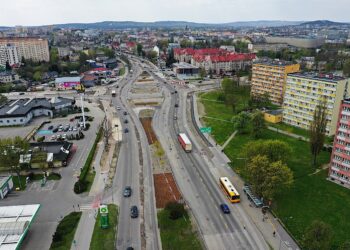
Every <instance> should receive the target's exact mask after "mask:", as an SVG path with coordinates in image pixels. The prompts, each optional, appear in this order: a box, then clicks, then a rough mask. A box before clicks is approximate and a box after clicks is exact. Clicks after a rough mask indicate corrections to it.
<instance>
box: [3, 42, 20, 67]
mask: <svg viewBox="0 0 350 250" xmlns="http://www.w3.org/2000/svg"><path fill="white" fill-rule="evenodd" d="M6 62H9V64H10V65H11V66H12V65H14V64H19V63H20V57H19V56H18V50H17V47H16V46H13V45H9V44H7V45H5V46H0V66H2V67H5V66H6Z"/></svg>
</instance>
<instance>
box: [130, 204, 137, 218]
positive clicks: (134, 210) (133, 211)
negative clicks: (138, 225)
mask: <svg viewBox="0 0 350 250" xmlns="http://www.w3.org/2000/svg"><path fill="white" fill-rule="evenodd" d="M130 216H131V218H137V217H139V210H138V209H137V206H131V208H130Z"/></svg>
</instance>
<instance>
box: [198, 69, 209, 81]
mask: <svg viewBox="0 0 350 250" xmlns="http://www.w3.org/2000/svg"><path fill="white" fill-rule="evenodd" d="M206 75H207V72H206V71H205V69H204V68H200V69H199V76H200V78H202V79H203V78H204V77H205V76H206Z"/></svg>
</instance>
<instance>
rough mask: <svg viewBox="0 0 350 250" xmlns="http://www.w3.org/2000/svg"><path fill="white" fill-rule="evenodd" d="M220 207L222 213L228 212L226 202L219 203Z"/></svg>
mask: <svg viewBox="0 0 350 250" xmlns="http://www.w3.org/2000/svg"><path fill="white" fill-rule="evenodd" d="M220 208H221V210H222V212H223V213H224V214H229V213H230V208H229V207H228V206H227V204H225V203H222V204H220Z"/></svg>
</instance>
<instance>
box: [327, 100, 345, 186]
mask: <svg viewBox="0 0 350 250" xmlns="http://www.w3.org/2000/svg"><path fill="white" fill-rule="evenodd" d="M328 176H329V178H330V179H331V180H332V181H335V182H336V183H340V184H343V185H344V186H346V187H348V188H349V187H350V99H345V100H343V101H342V103H341V105H340V110H339V116H338V122H337V129H336V132H335V137H334V142H333V151H332V156H331V162H330V166H329V172H328Z"/></svg>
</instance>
